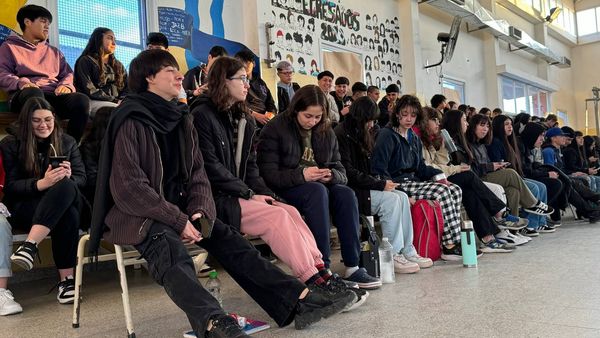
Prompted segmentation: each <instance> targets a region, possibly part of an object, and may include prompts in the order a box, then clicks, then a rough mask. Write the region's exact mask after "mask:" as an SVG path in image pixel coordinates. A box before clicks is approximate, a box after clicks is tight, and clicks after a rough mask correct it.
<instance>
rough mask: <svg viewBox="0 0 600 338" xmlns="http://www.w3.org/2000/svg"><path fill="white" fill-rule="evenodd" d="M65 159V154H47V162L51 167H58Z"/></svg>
mask: <svg viewBox="0 0 600 338" xmlns="http://www.w3.org/2000/svg"><path fill="white" fill-rule="evenodd" d="M66 160H67V157H66V156H48V162H49V163H50V165H51V166H52V169H56V168H58V167H60V164H61V163H63V161H66Z"/></svg>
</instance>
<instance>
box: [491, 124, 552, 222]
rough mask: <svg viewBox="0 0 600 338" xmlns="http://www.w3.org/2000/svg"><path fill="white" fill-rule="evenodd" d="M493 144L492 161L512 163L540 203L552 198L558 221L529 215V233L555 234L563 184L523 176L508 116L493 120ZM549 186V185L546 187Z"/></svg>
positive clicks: (512, 166) (518, 152) (519, 156)
mask: <svg viewBox="0 0 600 338" xmlns="http://www.w3.org/2000/svg"><path fill="white" fill-rule="evenodd" d="M492 135H493V138H492V142H491V144H489V145H488V146H487V150H488V156H489V157H490V160H491V161H494V162H503V161H504V159H506V160H507V161H508V163H510V164H509V165H508V167H510V168H512V169H514V170H515V171H516V172H517V173H518V174H519V175H520V176H521V177H522V178H523V181H524V182H525V184H526V185H527V188H529V190H530V191H531V193H532V194H533V196H535V197H536V198H537V199H539V200H540V201H542V202H544V203H547V204H548V195H549V193H548V192H550V196H552V203H550V205H551V206H552V207H553V209H554V212H553V213H552V216H553V217H554V218H555V219H556V221H550V222H549V221H548V219H547V218H546V217H545V216H540V215H535V214H528V215H527V220H528V221H529V224H527V229H528V231H529V232H531V233H534V232H533V231H534V230H536V231H537V232H541V233H547V232H554V231H556V230H555V229H554V226H555V225H558V226H560V209H559V208H555V207H554V206H555V205H556V204H555V203H554V202H555V201H556V197H557V196H558V195H559V194H560V192H561V191H562V183H560V181H558V180H556V179H552V180H546V181H545V182H540V181H536V180H534V179H531V178H528V177H525V176H524V175H523V165H522V162H521V154H520V151H519V147H518V146H517V138H516V137H515V133H514V132H513V124H512V119H511V118H510V117H509V116H507V115H498V116H496V117H495V118H494V119H493V120H492ZM546 184H548V185H546Z"/></svg>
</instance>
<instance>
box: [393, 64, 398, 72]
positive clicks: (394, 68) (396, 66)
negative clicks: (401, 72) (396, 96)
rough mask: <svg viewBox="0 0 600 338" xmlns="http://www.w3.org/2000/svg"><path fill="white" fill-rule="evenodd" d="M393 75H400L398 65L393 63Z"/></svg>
mask: <svg viewBox="0 0 600 338" xmlns="http://www.w3.org/2000/svg"><path fill="white" fill-rule="evenodd" d="M392 73H393V74H398V65H397V64H395V63H392Z"/></svg>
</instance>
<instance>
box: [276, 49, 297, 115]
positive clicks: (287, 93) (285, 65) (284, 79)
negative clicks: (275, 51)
mask: <svg viewBox="0 0 600 338" xmlns="http://www.w3.org/2000/svg"><path fill="white" fill-rule="evenodd" d="M293 74H294V68H293V67H292V64H291V63H289V62H287V61H280V62H279V63H278V64H277V76H278V77H279V81H278V82H277V105H278V110H279V112H280V113H282V112H284V111H285V110H286V109H287V108H288V106H289V105H290V102H291V101H292V98H293V97H294V93H295V92H297V91H298V90H299V89H300V85H299V84H297V83H296V82H293V81H292V75H293Z"/></svg>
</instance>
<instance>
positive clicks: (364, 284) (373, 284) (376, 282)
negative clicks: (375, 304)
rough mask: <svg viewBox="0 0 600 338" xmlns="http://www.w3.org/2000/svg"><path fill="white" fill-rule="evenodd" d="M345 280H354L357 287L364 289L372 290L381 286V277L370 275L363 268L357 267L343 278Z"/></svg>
mask: <svg viewBox="0 0 600 338" xmlns="http://www.w3.org/2000/svg"><path fill="white" fill-rule="evenodd" d="M344 279H345V280H347V281H350V282H355V283H356V284H358V287H359V288H361V289H365V290H374V289H378V288H379V287H381V285H382V283H381V279H379V278H375V277H371V276H369V274H368V273H367V270H366V269H365V268H359V269H358V270H356V271H354V273H353V274H351V275H350V276H349V277H346V278H344Z"/></svg>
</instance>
